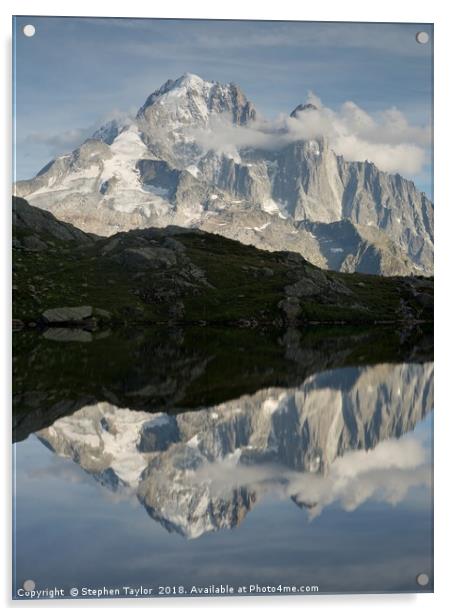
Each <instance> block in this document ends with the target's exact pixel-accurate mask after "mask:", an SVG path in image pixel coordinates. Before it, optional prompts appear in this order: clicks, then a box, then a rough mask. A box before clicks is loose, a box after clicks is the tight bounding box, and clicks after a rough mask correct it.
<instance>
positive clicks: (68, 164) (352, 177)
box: [15, 74, 433, 275]
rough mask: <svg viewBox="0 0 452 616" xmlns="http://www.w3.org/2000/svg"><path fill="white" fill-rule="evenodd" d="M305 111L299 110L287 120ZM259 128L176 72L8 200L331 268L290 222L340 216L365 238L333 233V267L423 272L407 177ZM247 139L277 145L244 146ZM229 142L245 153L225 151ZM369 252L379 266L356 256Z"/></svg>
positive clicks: (417, 205)
mask: <svg viewBox="0 0 452 616" xmlns="http://www.w3.org/2000/svg"><path fill="white" fill-rule="evenodd" d="M297 110H298V111H297ZM317 112H318V110H317V109H316V108H315V106H313V105H309V104H308V105H303V104H302V105H299V106H298V107H296V108H295V110H294V111H293V112H292V114H294V113H295V116H293V115H292V117H290V118H289V119H290V121H291V122H297V117H300V116H302V115H303V114H305V113H309V114H312V113H317ZM266 130H267V128H266V125H265V122H264V121H263V120H262V118H260V116H259V115H258V114H257V112H256V109H255V107H254V105H253V104H252V103H251V102H250V101H249V100H248V99H247V98H246V96H245V95H244V94H243V92H242V91H241V90H240V88H239V87H238V86H236V85H235V84H226V85H222V84H219V83H218V82H208V81H205V80H203V79H201V78H200V77H197V76H195V75H191V74H187V75H184V76H182V77H181V78H179V79H176V80H168V81H167V82H166V83H165V84H163V86H162V87H161V88H159V89H157V90H156V91H155V92H153V93H152V94H151V95H150V96H149V97H148V98H147V100H146V102H145V104H144V105H143V106H142V107H141V108H140V109H139V111H138V113H137V115H136V117H135V119H131V120H130V121H122V120H121V121H115V120H113V121H110V122H109V123H107V124H106V125H104V126H102V127H100V129H98V130H97V131H95V132H94V134H93V136H92V138H90V139H88V140H86V141H85V142H84V143H83V144H81V146H80V147H79V148H76V149H75V150H74V151H73V152H72V153H71V154H66V155H63V156H60V157H57V158H56V159H55V160H54V161H51V162H50V163H48V164H47V165H46V166H45V167H44V168H43V169H42V170H41V171H40V172H39V173H38V174H37V175H36V176H35V178H34V179H32V180H24V181H19V182H17V183H16V185H15V194H16V195H18V196H23V197H26V198H27V199H28V200H29V201H30V203H31V204H32V205H36V206H38V207H41V208H43V209H47V210H49V211H51V212H53V213H54V214H55V215H56V216H57V217H58V218H60V219H61V220H64V221H67V222H71V223H72V224H74V225H75V226H77V227H79V228H81V229H83V230H85V231H89V232H93V233H97V234H99V235H113V234H114V233H116V232H117V231H125V230H129V229H133V228H145V227H149V226H168V225H179V226H183V227H197V228H200V229H203V230H207V231H210V232H214V233H218V234H220V235H224V236H226V237H229V238H231V239H236V240H239V241H240V242H242V243H245V244H252V245H255V246H257V247H264V248H266V249H269V250H282V249H287V250H293V251H295V252H299V253H300V254H302V255H303V256H304V257H305V258H306V259H307V260H309V261H310V262H312V263H313V264H315V265H318V266H319V267H323V268H326V267H328V262H329V261H331V253H330V251H329V249H328V245H327V244H325V242H322V241H321V240H320V239H319V238H318V237H317V236H316V235H315V233H314V232H313V231H312V230H311V231H309V232H307V231H306V229H304V228H303V224H300V223H312V224H317V223H321V224H333V223H337V222H340V221H342V220H348V221H350V223H351V224H353V225H355V226H361V227H365V226H368V227H369V228H370V229H372V231H373V235H374V236H375V238H374V239H371V240H369V238H367V239H363V240H362V241H360V242H358V244H357V245H356V246H354V248H353V251H352V252H349V250H350V246H348V245H347V241H346V238H343V237H342V236H341V235H340V234H339V235H337V237H336V239H337V242H336V243H337V246H336V247H335V250H336V251H342V253H343V254H342V257H343V258H342V259H340V260H338V259H336V260H335V261H337V262H338V263H337V268H335V269H338V270H339V271H350V270H352V271H361V272H363V273H378V274H384V275H408V274H416V273H417V274H425V275H431V274H432V271H433V204H432V203H431V202H430V201H429V200H428V199H427V197H426V196H425V194H423V193H420V192H419V191H417V190H416V188H415V186H414V184H413V183H412V182H411V181H409V180H405V179H404V178H402V177H401V176H400V175H398V174H395V175H391V174H388V173H384V172H381V171H379V170H378V169H377V167H376V166H375V165H374V164H373V163H370V162H368V161H365V162H348V161H345V160H344V158H343V157H342V156H338V155H336V153H335V152H334V151H333V150H332V149H331V147H330V146H329V144H328V141H327V139H325V138H324V137H318V138H316V139H309V140H297V141H292V142H289V143H284V140H286V141H287V139H288V136H287V132H285V129H283V130H282V131H280V133H279V134H278V135H273V134H272V135H270V136H269V135H268V134H267V133H266ZM259 131H260V132H259ZM256 134H258V136H259V138H260V139H263V137H265V136H266V135H267V137H265V138H266V139H267V138H268V139H270V137H271V139H273V138H275V139H276V138H277V139H278V140H279V141H278V143H280V145H279V146H278V147H277V148H276V149H275V148H274V147H271V148H269V147H267V146H266V144H265V143H263V145H262V146H259V147H249V146H246V140H247V139H248V138H249V137H250V136H253V135H256ZM236 138H238V139H239V143H240V139H243V140H244V142H245V146H243V145H242V146H240V145H234V139H236ZM268 139H267V141H268ZM218 140H219V141H220V142H221V143H220V144H216V141H218ZM150 169H153V171H152V173H151V174H150V172H149V170H150ZM336 232H337V230H336ZM358 235H359V233H358ZM377 236H378V237H377ZM369 245H370V249H371V250H374V251H377V252H380V253H381V254H382V257H381V259H376V260H375V259H374V260H373V261H372V262H367V261H365V260H363V259H362V258H361V257H360V255H362V254H363V253H364V252H365V251H366V247H368V246H369ZM377 245H378V246H377ZM336 254H337V255H339V252H337V253H336Z"/></svg>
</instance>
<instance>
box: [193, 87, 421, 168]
mask: <svg viewBox="0 0 452 616" xmlns="http://www.w3.org/2000/svg"><path fill="white" fill-rule="evenodd" d="M307 102H308V103H310V104H311V105H314V106H315V107H317V108H316V109H307V110H304V111H300V112H298V113H297V115H296V117H290V116H287V115H280V116H279V117H278V118H276V119H275V120H273V121H267V120H264V119H262V118H260V119H258V120H256V122H254V123H253V124H252V125H249V126H235V125H232V126H231V125H230V124H226V123H224V122H221V121H217V122H213V123H212V125H211V126H210V127H209V128H208V129H206V130H197V131H193V132H192V136H193V138H194V139H195V140H196V141H197V142H198V143H199V144H200V145H201V146H202V147H203V148H204V149H210V148H213V149H216V150H218V151H224V152H230V151H231V149H232V148H236V149H237V150H240V149H241V148H246V147H254V148H263V149H270V150H275V149H280V148H283V147H285V146H286V145H289V144H290V143H293V142H295V141H299V140H311V139H312V140H315V139H320V138H325V139H327V140H328V142H329V144H330V146H331V147H332V149H333V150H334V151H335V152H336V154H338V155H341V156H343V157H344V158H345V160H347V161H366V160H367V161H371V162H373V163H375V165H376V166H377V167H378V168H379V169H380V170H382V171H386V172H388V173H400V174H402V175H407V176H414V175H416V174H418V173H420V172H421V170H422V168H423V166H424V165H425V163H426V160H427V149H428V147H429V145H430V143H431V129H430V127H428V126H415V125H412V124H410V123H409V122H408V120H407V118H406V117H405V115H404V114H403V113H402V112H401V111H400V110H398V109H397V108H395V107H393V108H390V109H387V110H385V111H382V112H378V113H376V114H370V113H368V112H366V111H365V110H364V109H362V108H361V107H359V106H358V105H357V104H356V103H354V102H352V101H347V102H345V103H344V104H343V105H342V106H341V107H340V109H339V110H338V111H334V110H332V109H330V108H328V107H325V106H324V105H323V104H322V102H321V100H320V99H319V98H318V97H317V96H315V94H313V93H312V92H310V93H309V95H308V99H307Z"/></svg>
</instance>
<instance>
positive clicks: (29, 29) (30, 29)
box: [22, 24, 36, 37]
mask: <svg viewBox="0 0 452 616" xmlns="http://www.w3.org/2000/svg"><path fill="white" fill-rule="evenodd" d="M22 32H23V33H24V34H25V36H28V37H30V36H34V35H35V33H36V28H35V27H34V26H33V25H32V24H27V25H26V26H24V27H23V28H22Z"/></svg>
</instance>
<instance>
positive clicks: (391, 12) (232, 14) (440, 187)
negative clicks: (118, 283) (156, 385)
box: [0, 0, 452, 616]
mask: <svg viewBox="0 0 452 616" xmlns="http://www.w3.org/2000/svg"><path fill="white" fill-rule="evenodd" d="M1 12H2V15H1V16H2V19H0V28H1V38H2V46H3V50H4V51H5V52H6V53H4V54H3V60H2V62H1V67H0V70H1V82H0V83H1V84H2V86H3V87H2V91H3V92H4V93H5V98H4V105H3V112H2V113H1V125H2V131H1V134H2V135H3V141H4V143H5V150H6V154H7V155H6V156H5V155H4V156H3V157H2V160H3V161H4V162H3V163H2V164H1V165H0V178H1V183H2V188H3V190H2V195H3V197H4V199H3V203H2V208H1V213H2V219H1V223H0V229H1V233H2V240H3V241H2V242H1V247H2V259H1V267H0V271H1V276H2V282H3V285H4V286H3V293H2V298H3V302H2V315H1V316H2V318H1V319H0V323H1V327H2V334H3V335H2V337H1V340H2V341H3V345H2V350H3V353H2V355H1V367H0V374H1V389H0V391H1V392H2V394H3V405H2V406H1V410H2V417H3V430H2V436H3V443H4V445H5V447H4V449H3V451H4V454H3V455H2V456H1V464H2V468H3V471H4V474H3V477H4V479H5V481H4V483H3V485H5V486H8V485H9V486H10V485H11V481H10V475H11V464H10V446H9V438H10V429H11V421H10V418H9V414H10V398H11V395H10V353H9V345H10V305H9V304H10V256H9V252H10V250H9V247H10V206H9V203H10V192H11V168H10V164H11V160H10V152H11V119H10V118H11V102H10V101H11V96H10V94H11V85H10V84H11V68H10V67H11V51H10V50H11V15H13V14H16V15H36V14H39V15H79V16H85V15H86V16H116V17H121V16H123V17H186V18H188V17H190V18H229V19H288V20H297V19H298V20H312V21H316V20H317V21H383V22H393V21H400V22H407V21H409V22H419V23H426V22H434V23H435V203H436V212H435V219H436V220H435V223H436V248H435V264H436V265H435V276H436V309H435V330H436V336H435V350H436V356H435V359H436V382H435V386H436V392H435V399H436V416H435V593H434V594H429V595H427V594H426V595H353V596H352V595H332V596H316V597H313V596H310V597H281V598H280V597H268V598H251V597H248V598H244V599H240V598H228V599H208V598H205V599H189V600H185V599H179V600H172V601H171V600H168V599H163V600H159V599H152V600H146V599H143V600H136V601H129V600H113V601H110V600H102V601H70V602H69V601H65V602H59V601H52V602H39V603H26V604H24V603H22V602H15V603H12V602H11V601H10V600H9V597H10V589H11V582H10V580H11V564H10V562H11V560H10V550H5V549H4V548H3V550H2V558H1V563H0V580H1V599H2V603H3V604H4V606H5V607H7V608H9V609H18V610H19V611H22V610H28V609H48V608H57V609H59V610H61V609H64V610H66V609H75V610H76V611H80V610H82V609H83V610H84V614H87V613H88V612H90V611H91V610H93V611H94V610H96V611H98V610H111V609H112V608H113V609H120V610H127V611H129V610H130V608H132V609H145V610H152V612H154V613H155V612H158V613H159V612H164V613H165V614H167V613H172V612H174V611H179V610H184V611H185V612H188V613H195V612H196V613H197V612H199V611H200V610H201V611H203V610H209V611H210V610H215V611H216V612H219V613H225V614H226V613H229V612H230V611H231V610H234V611H237V610H238V611H241V610H243V611H244V612H245V611H246V612H249V611H250V610H256V611H257V610H259V613H263V614H266V613H271V612H272V611H274V610H275V609H283V608H284V609H285V610H287V612H288V613H294V614H295V613H299V612H300V611H301V610H312V608H314V609H315V611H316V614H319V615H322V614H327V613H328V615H329V616H330V614H331V611H333V610H334V611H335V612H336V611H337V610H339V611H340V612H343V613H347V615H350V614H352V613H353V614H354V613H357V614H358V613H359V614H360V616H361V615H362V613H363V611H364V610H365V612H366V616H367V615H371V614H378V616H381V612H382V611H383V610H392V609H393V610H397V611H398V612H399V613H400V614H405V613H406V614H408V613H409V614H410V616H416V615H417V614H422V616H425V614H426V613H428V612H429V611H431V610H432V609H433V610H434V612H435V613H437V612H438V611H440V610H442V609H443V608H446V606H447V605H448V604H449V605H450V604H451V600H450V597H449V595H448V591H449V577H450V576H451V574H450V571H451V563H450V554H451V548H452V543H451V531H450V527H451V524H450V520H451V507H450V502H451V498H450V484H451V481H450V473H449V472H448V471H449V464H450V457H449V455H450V454H449V451H450V441H451V438H452V426H451V423H452V421H451V418H452V409H451V408H450V402H449V396H448V394H449V391H448V388H447V383H448V380H450V378H451V375H450V371H451V368H452V363H451V362H450V361H448V360H449V357H450V350H449V349H450V345H451V343H452V338H451V335H450V334H451V329H450V320H451V319H450V316H449V312H451V308H450V307H452V294H451V292H450V289H452V276H451V270H452V257H451V252H452V215H451V211H452V198H451V188H450V184H451V181H452V178H451V175H452V174H451V169H450V167H451V160H450V159H451V154H450V151H451V149H452V135H451V134H450V124H451V114H452V97H451V78H450V77H451V69H450V59H451V58H452V50H451V40H452V32H451V28H452V26H451V22H452V20H451V19H448V17H449V18H450V12H451V11H450V9H449V8H448V6H447V3H446V2H445V1H444V0H429V1H425V0H424V1H418V0H411V1H410V2H396V1H395V0H378V2H372V3H370V2H363V1H362V0H340V1H339V2H337V1H333V0H323V1H322V2H309V1H308V2H302V3H296V4H295V3H294V2H293V0H292V1H290V0H278V1H277V2H274V3H271V5H267V6H264V5H263V3H262V2H259V3H254V2H250V1H249V2H243V0H241V1H238V0H228V2H223V3H219V2H216V1H215V0H210V1H204V0H192V1H191V2H189V3H187V2H183V1H180V0H179V1H174V0H170V1H168V2H163V3H162V2H159V3H155V4H153V3H151V2H149V1H136V0H128V1H127V2H126V3H121V4H117V5H116V6H115V5H113V3H111V2H100V1H97V0H78V1H77V2H65V3H62V2H57V1H55V0H53V1H49V0H40V1H39V2H32V1H22V0H16V1H15V2H12V1H11V0H4V2H3V3H2V6H1ZM448 131H449V132H448ZM448 350H449V353H448ZM1 518H2V533H3V541H2V543H1V545H3V546H10V545H11V539H10V535H11V533H10V527H9V525H10V521H11V516H10V501H9V499H8V498H7V497H6V498H5V495H3V498H2V507H1Z"/></svg>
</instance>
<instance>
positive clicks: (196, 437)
mask: <svg viewBox="0 0 452 616" xmlns="http://www.w3.org/2000/svg"><path fill="white" fill-rule="evenodd" d="M432 406H433V364H432V363H425V364H380V365H377V366H372V367H363V368H342V369H338V370H331V371H327V372H321V373H317V374H315V375H313V376H311V377H309V378H308V379H306V380H305V381H304V383H303V384H302V385H301V386H300V387H297V388H270V389H263V390H261V391H258V392H257V393H255V394H253V395H246V396H242V397H241V398H239V399H237V400H233V401H228V402H225V403H223V404H219V405H216V406H213V407H210V408H206V409H203V410H199V411H191V412H186V413H180V414H178V415H168V414H166V413H158V414H155V415H150V414H149V413H144V412H139V411H132V410H129V409H120V408H117V407H116V406H114V405H112V404H109V403H106V402H104V403H98V404H96V405H93V406H87V407H85V408H83V409H81V410H79V411H77V412H75V413H74V414H73V415H72V416H69V417H65V418H62V419H58V420H57V421H56V422H55V423H54V424H53V425H52V426H51V427H50V428H46V429H44V430H41V431H39V432H38V433H37V436H38V438H39V439H40V440H41V441H43V442H44V443H45V444H46V445H47V446H49V447H50V448H51V449H52V450H53V451H55V453H56V454H58V455H59V456H63V457H67V458H70V459H72V460H74V462H76V463H77V464H79V465H80V466H81V467H82V468H83V469H84V470H85V471H86V472H87V473H89V474H90V475H92V476H93V477H94V478H95V479H96V480H98V481H100V482H101V483H102V484H103V485H104V486H106V487H108V488H109V489H112V490H114V491H122V492H123V493H125V494H126V495H129V496H130V495H136V496H137V497H138V499H139V500H140V502H141V503H142V504H143V505H144V507H145V508H146V510H147V511H148V513H149V515H150V516H151V517H152V518H154V519H155V520H157V521H159V522H160V523H161V524H163V526H164V527H165V528H166V529H167V530H169V531H171V532H172V531H175V532H178V533H180V534H182V535H184V536H186V537H188V538H195V537H199V536H200V535H202V534H204V533H206V532H211V531H215V530H219V529H222V528H232V527H234V526H236V525H237V524H239V523H240V522H241V520H243V518H244V517H245V516H246V514H247V512H248V511H249V510H250V509H251V508H252V507H253V506H254V505H255V504H256V503H257V502H258V500H259V498H260V497H261V496H262V495H263V494H264V493H265V492H266V491H268V490H282V491H283V493H284V495H285V496H286V497H291V498H292V499H293V500H294V502H295V503H297V504H298V505H300V506H309V508H312V509H313V510H315V508H317V510H320V509H321V508H322V506H323V505H326V504H327V502H326V501H325V502H324V500H325V499H326V498H327V495H328V498H331V494H335V495H336V496H335V498H336V497H337V498H341V499H346V497H347V495H348V496H350V495H351V496H353V499H354V502H356V501H358V502H359V501H360V499H365V498H367V497H368V496H369V494H370V493H371V492H369V485H368V484H367V483H366V482H365V481H364V479H363V473H365V471H366V469H367V470H369V471H370V472H372V470H373V469H378V471H379V473H380V474H379V476H381V472H382V470H386V471H387V472H386V474H384V475H383V479H382V484H381V485H380V484H378V485H377V486H374V489H377V488H378V489H382V490H384V489H387V490H389V488H390V486H392V484H391V481H393V480H394V481H395V479H396V478H397V482H398V483H399V484H401V485H402V486H403V487H404V488H407V487H409V485H410V481H415V480H416V481H418V480H419V476H418V475H416V476H412V474H411V473H412V471H413V466H414V467H417V466H416V465H419V464H421V463H422V456H421V455H420V453H419V451H418V449H416V447H415V446H414V445H413V443H408V444H407V445H403V446H402V444H400V443H394V442H392V441H391V440H390V439H394V438H395V439H398V438H400V437H401V436H403V435H404V434H406V433H408V432H410V431H411V430H413V428H414V427H415V426H416V424H417V423H418V422H419V421H420V420H421V419H422V418H423V417H424V416H425V414H426V413H428V412H429V411H430V410H431V409H432ZM402 471H406V472H407V473H408V474H407V475H406V476H403V477H397V473H398V472H402ZM426 476H427V479H428V476H429V471H428V470H427V471H426V473H424V471H422V473H421V479H422V481H424V480H425V477H426ZM370 479H372V481H374V479H375V477H374V475H372V474H371V477H370ZM400 489H401V486H400V485H398V484H397V485H393V486H392V487H391V490H395V491H396V494H394V493H392V491H391V498H392V499H393V500H394V498H395V497H397V496H398V495H400V494H399V492H400ZM397 490H398V491H399V492H397Z"/></svg>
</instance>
